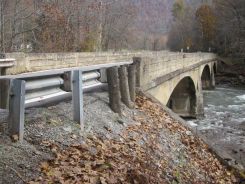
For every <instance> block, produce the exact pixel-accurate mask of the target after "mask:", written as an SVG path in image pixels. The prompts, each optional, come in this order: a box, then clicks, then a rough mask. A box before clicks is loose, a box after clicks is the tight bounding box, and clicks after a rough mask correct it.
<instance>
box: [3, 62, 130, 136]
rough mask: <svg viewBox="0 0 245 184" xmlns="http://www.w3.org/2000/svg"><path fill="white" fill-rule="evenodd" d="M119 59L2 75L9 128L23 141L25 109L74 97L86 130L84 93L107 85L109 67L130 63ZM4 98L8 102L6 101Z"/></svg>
mask: <svg viewBox="0 0 245 184" xmlns="http://www.w3.org/2000/svg"><path fill="white" fill-rule="evenodd" d="M132 63H133V62H119V63H110V64H101V65H94V66H86V67H82V68H77V67H76V68H65V69H56V70H52V71H51V70H49V71H40V72H33V73H25V74H20V75H8V76H1V77H0V92H1V94H0V106H1V108H3V107H4V108H5V109H9V122H8V123H9V131H10V134H11V135H15V134H17V135H18V136H19V140H23V134H24V112H25V108H30V107H38V106H43V105H49V104H54V103H57V102H61V101H63V100H65V99H69V98H72V104H73V112H74V115H73V119H74V121H77V122H78V123H80V125H81V128H82V129H83V126H84V125H83V93H85V92H90V91H94V90H95V89H102V88H106V86H107V80H106V69H107V68H110V67H114V66H122V65H130V64H132ZM3 101H5V103H3Z"/></svg>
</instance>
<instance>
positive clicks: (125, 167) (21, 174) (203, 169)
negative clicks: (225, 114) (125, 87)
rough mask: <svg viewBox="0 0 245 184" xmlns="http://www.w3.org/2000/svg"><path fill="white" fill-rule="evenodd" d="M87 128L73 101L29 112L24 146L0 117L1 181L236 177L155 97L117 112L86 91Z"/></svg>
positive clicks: (212, 180)
mask: <svg viewBox="0 0 245 184" xmlns="http://www.w3.org/2000/svg"><path fill="white" fill-rule="evenodd" d="M84 103H85V107H84V109H85V131H84V132H81V131H80V128H79V125H77V124H76V123H75V122H73V121H72V120H71V119H72V111H71V103H70V102H64V103H60V104H58V105H56V106H52V107H48V108H36V109H29V110H27V111H26V125H25V139H24V142H23V143H22V144H20V143H16V142H13V141H12V140H11V139H10V138H9V137H8V136H6V135H5V133H6V132H4V130H6V123H1V134H0V142H1V144H0V158H1V160H0V177H1V180H0V183H3V184H8V183H26V182H29V183H200V184H201V183H225V184H227V183H236V182H238V181H239V178H237V177H236V176H235V175H234V173H233V172H232V171H230V170H228V169H227V168H226V167H225V166H224V165H222V164H221V163H220V161H219V160H218V158H217V157H216V156H215V155H214V154H213V153H212V152H210V150H209V147H208V146H207V145H206V144H205V143H204V142H203V141H201V140H200V139H199V138H198V137H196V136H195V135H194V134H193V133H192V132H191V131H190V130H189V129H188V128H186V127H185V126H184V125H183V124H181V123H180V122H179V121H178V120H176V119H174V118H172V117H171V116H170V115H169V114H168V113H167V112H166V111H165V110H164V108H163V107H162V106H161V105H160V104H159V103H157V102H155V101H153V100H151V99H149V98H147V97H145V96H138V98H137V103H136V108H135V109H134V110H131V109H128V108H126V107H123V113H122V116H121V117H120V116H118V114H115V113H113V112H112V111H111V110H110V108H109V107H108V97H107V94H106V93H104V92H101V93H94V94H89V95H85V98H84Z"/></svg>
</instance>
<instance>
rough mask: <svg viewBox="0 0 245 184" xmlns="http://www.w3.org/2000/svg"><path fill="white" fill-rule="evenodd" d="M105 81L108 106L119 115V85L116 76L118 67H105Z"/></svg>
mask: <svg viewBox="0 0 245 184" xmlns="http://www.w3.org/2000/svg"><path fill="white" fill-rule="evenodd" d="M107 82H108V88H109V89H108V91H109V105H110V108H111V109H112V110H113V111H114V112H115V113H118V114H120V115H121V113H122V111H121V100H120V87H119V77H118V67H111V68H108V69H107Z"/></svg>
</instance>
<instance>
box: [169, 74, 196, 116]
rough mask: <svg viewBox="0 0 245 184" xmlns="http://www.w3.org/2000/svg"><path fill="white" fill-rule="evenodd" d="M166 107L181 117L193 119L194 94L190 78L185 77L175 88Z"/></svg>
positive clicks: (194, 111)
mask: <svg viewBox="0 0 245 184" xmlns="http://www.w3.org/2000/svg"><path fill="white" fill-rule="evenodd" d="M167 106H168V107H169V108H170V109H172V110H173V111H174V112H175V113H177V114H179V115H180V116H182V117H195V114H196V92H195V85H194V83H193V81H192V79H191V78H190V77H185V78H184V79H182V80H181V81H180V82H179V84H178V85H177V86H176V87H175V89H174V91H173V93H172V95H171V96H170V98H169V100H168V103H167Z"/></svg>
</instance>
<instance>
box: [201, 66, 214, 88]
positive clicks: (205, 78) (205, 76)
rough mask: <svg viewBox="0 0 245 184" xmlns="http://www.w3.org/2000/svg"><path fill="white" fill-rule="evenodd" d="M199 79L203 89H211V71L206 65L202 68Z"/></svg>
mask: <svg viewBox="0 0 245 184" xmlns="http://www.w3.org/2000/svg"><path fill="white" fill-rule="evenodd" d="M201 80H202V89H204V90H208V89H212V79H211V71H210V68H209V66H208V65H206V66H205V67H204V69H203V72H202V76H201Z"/></svg>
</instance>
